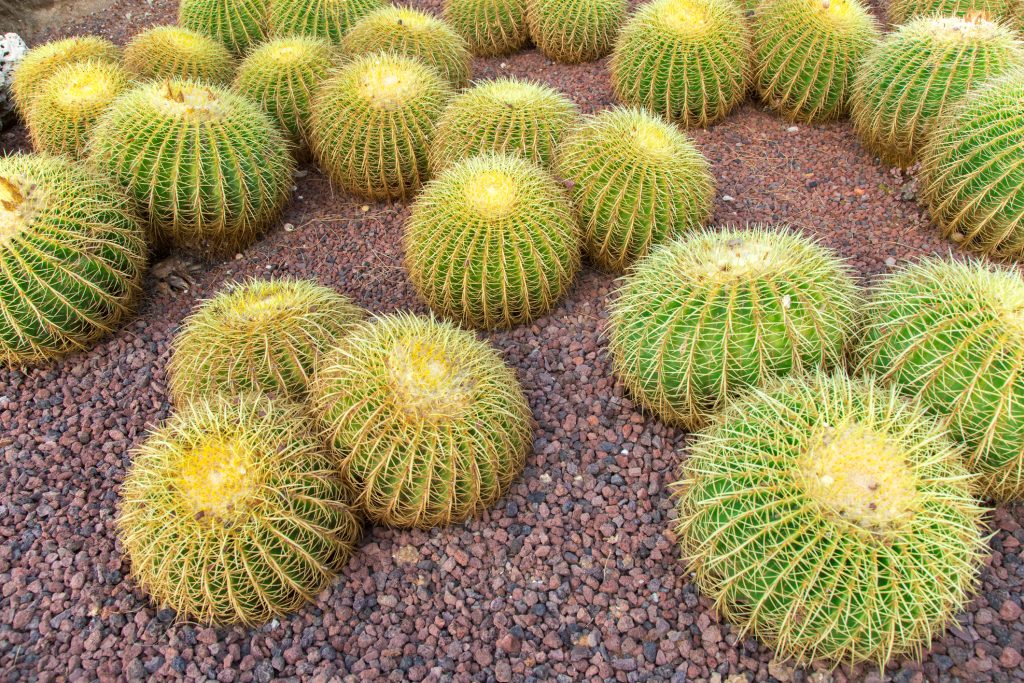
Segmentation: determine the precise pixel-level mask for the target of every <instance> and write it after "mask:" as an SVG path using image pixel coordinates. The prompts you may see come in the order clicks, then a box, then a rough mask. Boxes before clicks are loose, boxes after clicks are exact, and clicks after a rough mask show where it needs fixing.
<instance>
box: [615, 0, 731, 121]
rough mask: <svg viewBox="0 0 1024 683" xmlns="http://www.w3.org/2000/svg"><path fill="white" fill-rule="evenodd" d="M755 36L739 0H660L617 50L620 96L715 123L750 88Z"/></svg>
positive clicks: (673, 115) (631, 24)
mask: <svg viewBox="0 0 1024 683" xmlns="http://www.w3.org/2000/svg"><path fill="white" fill-rule="evenodd" d="M750 52H751V44H750V35H749V31H748V29H747V21H746V18H745V17H744V16H743V11H742V10H741V9H740V8H739V5H737V4H736V3H734V2H733V1H732V0H653V1H652V2H650V3H648V4H646V5H643V6H642V7H641V8H640V9H639V10H637V12H636V14H634V15H633V17H632V18H631V19H630V20H629V21H628V22H626V26H625V27H624V28H623V29H622V33H621V34H620V35H619V39H618V41H617V42H616V43H615V52H614V53H613V55H612V63H611V71H612V86H613V87H614V89H615V96H616V97H618V98H619V100H620V101H622V102H623V103H625V104H627V105H631V106H637V107H644V108H646V109H648V110H650V111H652V112H654V113H655V114H660V115H662V116H664V117H665V118H666V119H668V120H669V121H673V122H675V123H679V124H681V125H683V126H686V127H690V126H707V125H709V124H711V123H714V122H715V121H718V120H719V119H722V118H724V117H725V115H726V114H728V113H729V112H730V111H732V109H733V108H734V107H735V106H736V105H738V104H739V103H740V102H742V101H743V98H744V97H746V95H747V86H748V81H749V76H750V59H751V58H750Z"/></svg>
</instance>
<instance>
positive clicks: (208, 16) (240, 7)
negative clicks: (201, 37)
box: [178, 0, 268, 55]
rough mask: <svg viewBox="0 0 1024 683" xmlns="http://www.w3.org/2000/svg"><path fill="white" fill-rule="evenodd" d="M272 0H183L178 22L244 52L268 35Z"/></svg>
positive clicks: (230, 47) (179, 6)
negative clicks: (268, 14) (268, 13)
mask: <svg viewBox="0 0 1024 683" xmlns="http://www.w3.org/2000/svg"><path fill="white" fill-rule="evenodd" d="M267 2H268V0H181V2H180V4H179V5H178V24H180V25H181V26H182V27H183V28H187V29H192V30H193V31H199V32H200V33H204V34H206V35H208V36H210V37H211V38H216V39H217V40H219V41H220V42H222V43H224V45H225V46H226V47H227V48H228V49H229V50H231V51H232V52H234V53H235V54H236V55H244V54H245V53H246V52H247V51H248V50H249V49H250V48H251V47H253V46H254V45H257V44H259V43H260V42H261V41H263V40H264V39H265V38H266V37H267Z"/></svg>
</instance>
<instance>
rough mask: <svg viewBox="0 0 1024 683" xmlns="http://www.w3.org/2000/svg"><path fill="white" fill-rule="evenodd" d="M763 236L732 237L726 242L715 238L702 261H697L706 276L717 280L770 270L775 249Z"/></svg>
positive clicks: (744, 276) (721, 281) (775, 252)
mask: <svg viewBox="0 0 1024 683" xmlns="http://www.w3.org/2000/svg"><path fill="white" fill-rule="evenodd" d="M772 246H773V245H772V244H771V243H770V242H768V241H764V240H755V239H744V238H743V237H735V238H733V239H731V240H729V241H727V242H715V243H713V244H712V245H711V246H710V248H709V249H708V253H707V255H706V258H705V260H704V261H703V262H701V263H699V264H697V267H698V269H699V270H701V271H703V273H702V274H703V275H704V276H705V278H707V279H708V280H712V281H716V282H718V283H720V284H726V283H730V282H735V281H736V280H739V279H741V278H749V277H756V276H758V275H759V274H761V273H764V272H766V271H768V270H771V269H772V267H773V265H772V264H773V262H774V261H775V259H774V258H773V256H775V255H776V254H777V253H778V252H777V251H776V250H773V249H772Z"/></svg>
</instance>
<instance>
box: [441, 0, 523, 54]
mask: <svg viewBox="0 0 1024 683" xmlns="http://www.w3.org/2000/svg"><path fill="white" fill-rule="evenodd" d="M444 19H445V21H447V22H448V24H449V25H450V26H451V27H452V28H453V29H454V30H455V32H456V33H458V34H459V35H460V36H462V37H463V39H464V40H465V41H466V43H467V44H468V45H469V49H470V50H471V51H472V52H473V54H475V55H478V56H480V57H492V56H494V55H503V54H508V53H509V52H515V51H516V50H518V49H520V48H522V47H523V46H524V45H526V42H527V41H528V40H529V39H530V31H529V28H528V27H527V25H526V0H445V3H444Z"/></svg>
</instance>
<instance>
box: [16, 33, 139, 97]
mask: <svg viewBox="0 0 1024 683" xmlns="http://www.w3.org/2000/svg"><path fill="white" fill-rule="evenodd" d="M87 61H97V62H109V63H111V64H119V63H120V62H121V50H120V48H118V47H117V46H116V45H114V44H113V43H112V42H110V41H109V40H107V39H106V38H99V37H97V36H82V37H75V38H65V39H63V40H55V41H53V42H51V43H45V44H43V45H39V46H37V47H34V48H32V49H31V50H29V51H28V53H27V54H26V55H25V56H24V58H22V60H21V63H19V64H18V66H17V68H16V69H15V70H14V78H13V80H12V81H11V95H13V97H14V104H15V105H16V106H17V108H18V113H20V114H21V115H22V116H23V117H24V116H25V115H26V114H27V112H28V108H29V105H30V104H31V102H32V100H33V99H34V98H35V96H36V95H38V94H39V92H40V91H41V90H42V87H43V84H44V83H46V80H47V79H48V78H49V77H50V76H52V75H53V74H54V73H55V72H56V71H57V70H58V69H59V68H60V67H62V66H65V65H67V64H74V63H75V62H87Z"/></svg>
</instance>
